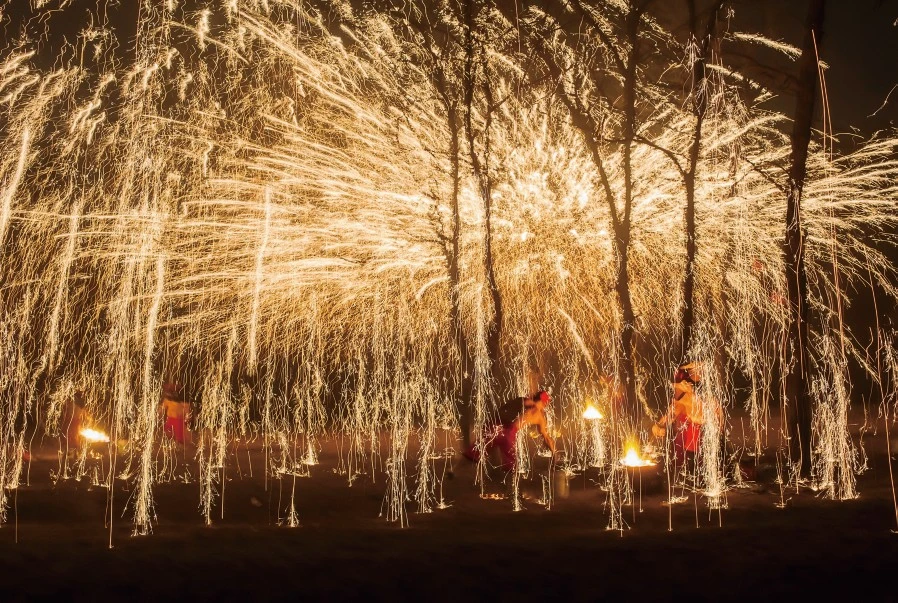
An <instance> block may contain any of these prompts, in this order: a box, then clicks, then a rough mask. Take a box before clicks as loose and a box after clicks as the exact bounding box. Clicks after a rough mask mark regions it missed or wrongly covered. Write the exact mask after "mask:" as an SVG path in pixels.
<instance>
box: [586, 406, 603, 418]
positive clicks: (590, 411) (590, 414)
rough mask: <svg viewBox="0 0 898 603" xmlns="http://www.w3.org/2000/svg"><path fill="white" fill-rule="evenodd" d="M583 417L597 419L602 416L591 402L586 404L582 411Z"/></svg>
mask: <svg viewBox="0 0 898 603" xmlns="http://www.w3.org/2000/svg"><path fill="white" fill-rule="evenodd" d="M583 418H584V419H587V420H588V421H597V420H598V419H601V418H602V413H600V412H599V409H598V408H596V407H595V406H593V405H592V404H587V405H586V410H584V411H583Z"/></svg>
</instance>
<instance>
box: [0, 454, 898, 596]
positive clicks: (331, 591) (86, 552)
mask: <svg viewBox="0 0 898 603" xmlns="http://www.w3.org/2000/svg"><path fill="white" fill-rule="evenodd" d="M874 448H875V447H874ZM236 458H240V459H243V460H242V462H241V467H240V471H239V472H238V471H237V470H236V463H235V464H233V465H232V467H231V468H230V469H229V472H230V474H229V475H227V476H226V479H225V482H224V495H223V500H224V517H223V518H222V517H221V515H222V509H221V506H220V505H217V506H216V507H215V514H214V517H213V523H212V525H211V526H206V525H204V522H203V520H202V518H201V516H200V512H199V485H198V483H197V481H196V480H195V479H193V480H192V482H191V483H167V484H160V485H158V486H157V487H156V488H155V490H154V494H155V507H156V512H157V516H158V521H157V522H156V523H155V525H154V527H153V533H152V534H151V535H149V536H140V537H134V536H132V535H131V530H132V528H131V525H130V517H129V512H128V511H127V510H126V509H125V505H126V503H127V501H128V495H129V494H130V493H129V492H126V491H125V490H124V486H122V485H121V483H120V482H117V485H116V492H115V499H114V507H115V513H114V515H113V516H114V522H113V526H112V529H111V530H110V529H109V528H108V527H106V526H105V525H104V523H105V522H104V516H105V515H106V511H107V504H108V503H107V500H108V499H107V491H106V489H105V488H102V487H98V486H91V485H90V484H89V482H90V480H89V479H86V478H85V479H83V480H81V481H80V482H78V481H75V480H61V481H58V482H57V483H55V484H54V483H53V482H52V480H50V479H49V477H48V476H49V474H50V471H51V470H53V469H55V468H56V467H57V461H56V460H55V459H54V458H53V454H52V451H50V453H49V454H36V455H35V459H34V460H33V461H32V465H31V479H30V484H29V485H25V486H22V487H20V488H19V489H18V490H17V491H15V492H14V495H15V498H14V501H13V502H14V505H13V507H12V508H11V509H10V512H9V518H8V519H9V521H8V523H7V524H5V525H4V526H3V527H2V528H0V601H2V602H8V601H100V600H124V601H160V600H190V601H237V600H240V601H275V600H278V601H279V600H284V601H287V600H289V601H312V600H332V601H343V600H366V601H423V600H426V601H463V600H464V601H467V600H492V601H512V600H514V601H519V600H542V601H596V600H625V601H667V600H690V601H729V600H750V601H779V600H785V599H787V598H788V599H789V600H793V601H803V600H813V599H816V600H821V601H829V600H836V599H837V598H839V599H841V598H843V597H844V598H845V599H844V600H846V601H864V600H872V601H891V600H896V601H898V581H896V580H895V578H894V575H895V574H894V568H895V565H896V562H898V534H896V533H895V532H894V531H893V530H894V529H895V527H896V520H895V509H894V506H893V502H892V490H891V486H890V482H889V475H888V465H887V458H888V457H887V456H886V455H885V454H881V453H878V454H874V455H871V457H870V458H869V461H868V464H869V469H868V470H867V471H866V472H865V473H863V474H862V475H861V476H860V478H859V482H858V487H859V490H860V492H861V495H860V497H859V498H857V499H855V500H850V501H844V502H833V501H827V500H823V499H822V498H819V497H818V496H817V495H816V494H815V493H814V492H812V491H810V490H807V489H802V490H801V492H799V493H797V494H796V493H795V491H794V490H788V491H785V492H783V491H781V490H780V489H779V487H778V486H777V485H776V484H775V483H773V482H772V481H768V482H766V483H765V482H764V481H763V480H762V481H761V482H756V483H755V484H752V485H751V487H749V488H744V489H735V490H733V491H731V492H729V493H728V495H727V505H728V508H726V509H724V510H722V511H717V510H711V509H709V508H708V505H707V501H706V500H705V499H703V498H702V497H701V496H700V495H698V496H696V495H690V496H689V497H688V499H687V500H686V501H684V502H681V503H679V504H674V505H672V506H668V505H665V504H664V501H665V499H666V498H667V488H666V486H665V484H664V483H663V481H661V480H660V479H659V478H658V477H657V476H655V475H654V470H651V469H650V470H642V471H641V472H642V474H643V480H642V486H643V487H642V496H641V498H640V497H636V498H635V499H634V501H633V504H632V505H626V506H624V507H623V514H624V520H625V521H626V522H627V524H628V527H627V529H625V530H623V531H609V530H607V529H606V528H607V526H608V522H609V514H608V510H607V507H606V505H605V503H606V498H607V494H606V493H605V492H604V491H602V490H601V489H600V488H598V487H597V486H596V485H595V483H594V480H595V477H596V476H595V475H593V474H591V473H590V472H587V473H586V474H584V475H580V476H576V477H574V478H573V479H571V481H570V483H569V488H570V492H569V494H568V495H567V496H563V494H564V493H563V491H562V490H558V489H556V491H555V498H554V504H553V506H552V508H551V509H549V510H547V509H546V508H545V507H544V506H543V505H541V504H539V503H538V499H539V498H540V497H541V494H542V479H541V475H546V473H545V472H546V470H547V462H546V460H545V459H537V463H536V465H535V470H536V475H535V476H534V478H533V479H532V480H530V481H526V482H525V483H524V485H523V491H524V493H525V495H526V497H527V498H526V500H525V501H524V506H525V507H526V508H525V509H524V510H522V511H519V512H514V511H513V510H512V504H511V502H510V501H509V500H508V499H504V500H500V499H490V498H486V499H484V498H481V496H480V490H479V488H478V487H475V486H474V485H473V479H474V470H473V466H472V465H468V464H465V463H463V462H460V461H456V463H457V465H456V467H455V471H454V477H453V478H452V479H445V480H444V496H445V500H446V501H447V503H449V505H450V506H449V507H448V508H446V509H441V510H436V511H434V512H433V513H427V514H417V513H414V509H415V508H416V507H415V504H414V503H409V506H408V508H409V520H410V527H408V528H404V529H401V528H399V527H397V526H395V525H394V524H390V523H388V522H386V521H385V519H383V518H382V517H378V515H379V513H380V511H381V509H382V504H383V498H384V492H385V491H386V486H385V483H384V481H383V478H382V474H378V475H377V480H376V481H375V482H374V483H372V481H371V479H370V477H369V476H363V477H362V478H360V479H359V480H357V481H356V482H355V483H354V484H353V486H352V487H348V486H347V482H346V479H345V478H344V477H342V476H340V475H338V474H337V473H336V472H335V468H336V467H337V457H336V452H335V451H330V452H328V451H327V450H325V451H324V452H323V454H322V456H321V464H319V465H317V466H314V467H312V469H311V473H312V475H311V477H309V478H297V479H296V480H295V481H296V497H295V500H296V511H297V514H298V517H299V520H300V526H299V527H297V528H288V527H285V526H281V525H278V524H279V521H280V520H282V519H283V517H284V516H285V513H286V509H287V505H288V501H289V496H290V491H291V489H292V487H293V482H294V480H293V477H290V476H287V477H285V478H284V479H281V480H278V479H274V480H269V481H268V483H267V487H266V483H265V480H264V478H263V477H262V471H261V467H262V465H263V458H262V455H261V452H259V451H258V450H249V451H246V450H243V451H238V456H237V457H236ZM251 468H254V469H253V477H250V476H249V471H250V469H251ZM194 471H195V469H194ZM409 471H410V472H411V469H409ZM632 475H633V476H634V477H636V476H637V474H636V473H632ZM759 479H760V478H759ZM552 481H553V483H555V479H554V478H553V479H552ZM409 483H410V487H413V481H412V480H411V479H410V480H409ZM503 491H504V489H503V486H502V485H501V484H498V483H493V484H491V485H490V487H489V489H488V493H490V494H498V493H501V492H503ZM783 503H785V504H784V506H781V505H782V504H783ZM123 513H124V514H125V516H124V517H122V514H123ZM669 526H672V530H669ZM110 536H111V538H112V543H113V548H111V549H110V548H109V539H110ZM16 541H17V542H16Z"/></svg>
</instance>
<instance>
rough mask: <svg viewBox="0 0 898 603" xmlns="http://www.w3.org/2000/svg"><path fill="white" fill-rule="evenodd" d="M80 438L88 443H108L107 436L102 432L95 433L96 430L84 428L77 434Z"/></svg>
mask: <svg viewBox="0 0 898 603" xmlns="http://www.w3.org/2000/svg"><path fill="white" fill-rule="evenodd" d="M78 435H80V436H81V437H82V438H84V439H85V440H87V441H88V442H91V443H94V442H108V441H109V436H108V435H106V434H105V433H103V432H102V431H97V430H96V429H90V428H89V427H86V428H84V429H82V430H81V431H79V432H78Z"/></svg>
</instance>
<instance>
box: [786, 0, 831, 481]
mask: <svg viewBox="0 0 898 603" xmlns="http://www.w3.org/2000/svg"><path fill="white" fill-rule="evenodd" d="M824 5H825V0H810V2H809V4H808V16H807V30H806V32H805V39H804V45H803V46H802V50H801V59H800V61H799V76H798V92H797V99H796V105H795V120H794V122H793V126H792V155H791V158H790V166H789V193H788V197H787V200H786V233H785V242H784V255H785V268H786V288H787V291H788V295H789V314H790V320H789V330H788V349H787V350H786V354H787V358H788V365H787V366H786V367H785V372H786V375H785V378H786V383H785V395H786V399H785V406H786V419H787V428H788V436H789V452H790V455H791V458H792V461H793V462H795V461H798V462H799V471H800V475H801V476H802V477H807V476H808V475H810V471H811V414H812V409H811V398H810V395H809V391H808V382H807V369H808V365H809V357H808V345H807V342H808V291H807V288H808V285H807V274H806V273H805V264H804V232H803V229H802V224H801V198H802V191H803V189H804V181H805V177H806V175H807V158H808V146H809V144H810V141H811V122H812V120H813V116H814V105H815V100H816V92H817V85H818V81H817V78H818V68H817V48H818V47H819V45H820V42H821V39H822V36H823V32H822V27H823V15H824Z"/></svg>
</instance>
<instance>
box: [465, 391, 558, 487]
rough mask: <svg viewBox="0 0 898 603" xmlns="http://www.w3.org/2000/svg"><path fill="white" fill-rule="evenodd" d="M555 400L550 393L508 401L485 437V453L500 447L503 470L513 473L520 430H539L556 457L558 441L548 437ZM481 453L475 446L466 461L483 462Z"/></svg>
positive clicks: (468, 450)
mask: <svg viewBox="0 0 898 603" xmlns="http://www.w3.org/2000/svg"><path fill="white" fill-rule="evenodd" d="M551 401H552V397H551V396H550V395H549V392H546V391H542V390H541V391H538V392H537V393H536V394H535V395H534V396H533V397H532V398H515V399H513V400H510V401H508V402H506V403H505V404H504V405H503V406H502V408H500V409H499V422H498V424H496V425H493V426H492V427H490V428H489V429H488V430H487V433H485V434H484V442H485V446H486V450H487V451H489V450H490V449H492V448H498V449H499V452H500V453H501V454H502V468H503V469H505V470H506V471H511V470H513V469H514V466H515V460H516V456H515V443H516V439H517V435H518V431H520V430H521V429H528V428H530V427H536V429H537V431H539V434H540V435H541V436H543V440H544V441H545V442H546V446H548V448H549V450H551V451H552V455H553V456H554V455H555V442H554V440H552V437H551V436H550V435H549V429H548V427H547V423H546V407H547V406H548V405H549V403H550V402H551ZM480 452H481V451H480V450H478V448H477V446H476V445H474V444H472V445H471V446H470V447H469V448H468V449H467V450H465V452H464V456H465V458H467V459H468V460H470V461H474V462H477V461H478V460H480Z"/></svg>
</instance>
